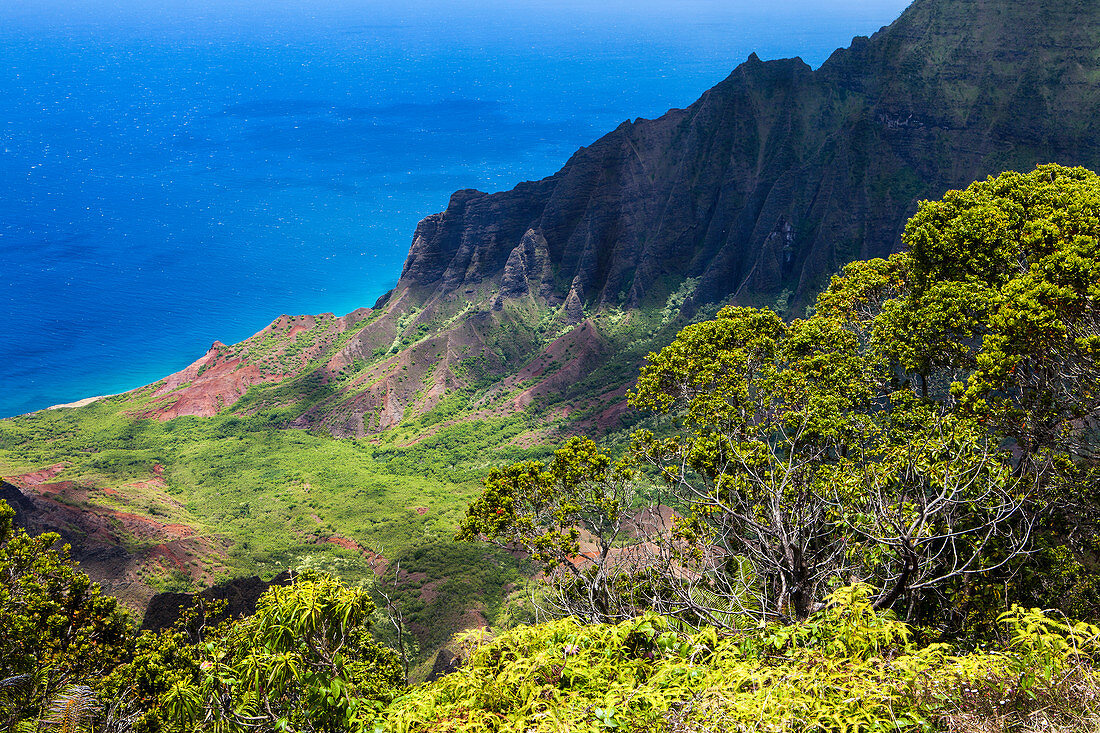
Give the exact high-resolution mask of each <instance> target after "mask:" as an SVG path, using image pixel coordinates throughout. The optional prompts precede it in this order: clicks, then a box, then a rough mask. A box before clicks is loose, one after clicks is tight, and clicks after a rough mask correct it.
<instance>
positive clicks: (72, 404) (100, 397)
mask: <svg viewBox="0 0 1100 733" xmlns="http://www.w3.org/2000/svg"><path fill="white" fill-rule="evenodd" d="M114 396H115V395H113V394H101V395H96V396H95V397H85V398H84V399H82V400H77V401H76V402H63V403H61V404H60V405H50V406H49V407H47V408H45V409H47V410H63V409H65V408H68V407H84V406H85V405H90V404H92V403H93V402H99V401H100V400H105V399H107V398H108V397H114Z"/></svg>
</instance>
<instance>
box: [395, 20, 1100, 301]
mask: <svg viewBox="0 0 1100 733" xmlns="http://www.w3.org/2000/svg"><path fill="white" fill-rule="evenodd" d="M1098 16H1100V9H1098V8H1097V7H1096V6H1094V5H1091V4H1083V3H1079V2H1073V1H1071V0H1055V1H1054V2H1044V3H1032V2H1027V1H1026V0H918V1H917V2H915V3H914V4H913V5H912V6H911V7H910V8H909V9H908V10H907V11H906V12H905V13H904V14H903V15H902V16H901V18H899V19H898V20H897V21H896V22H895V23H894V24H892V25H891V26H889V27H888V28H886V29H884V30H882V31H880V32H879V33H877V34H875V35H874V36H873V37H872V38H869V39H868V38H857V39H855V40H854V41H853V43H852V46H851V47H850V48H849V49H846V50H838V51H837V52H836V53H834V54H833V56H832V57H831V58H830V59H829V60H828V61H827V62H826V63H825V64H824V65H823V66H822V67H821V68H820V69H818V70H817V71H814V70H812V69H811V68H810V67H809V66H807V65H806V64H804V63H803V62H802V61H800V60H798V59H788V60H782V61H770V62H766V63H765V62H762V61H760V60H759V59H758V58H757V57H756V56H755V55H754V56H751V57H750V58H749V60H748V61H746V62H745V63H743V64H741V65H740V66H739V67H737V69H736V70H735V71H734V72H733V73H732V74H731V75H730V76H729V77H728V78H727V79H726V80H725V81H723V82H721V83H720V84H718V85H717V86H716V87H714V88H713V89H711V90H709V91H708V92H706V93H705V94H704V95H703V96H702V97H701V98H700V99H699V100H698V101H697V102H696V103H695V104H693V105H691V107H689V108H687V109H685V110H671V111H670V112H668V113H667V114H665V115H664V116H662V117H660V118H658V119H656V120H643V119H639V120H636V121H634V122H624V123H623V124H622V125H620V126H619V127H618V128H617V129H616V130H615V131H613V132H611V133H610V134H608V135H606V136H604V137H603V138H601V139H599V140H597V141H596V142H595V143H593V144H592V145H591V146H590V147H587V148H582V149H581V150H579V151H577V153H576V154H574V155H573V157H572V158H570V160H569V161H568V162H567V163H566V165H565V166H564V167H563V168H562V169H561V170H560V171H559V172H558V173H556V174H555V175H553V176H551V177H549V178H546V179H543V180H541V181H537V182H528V183H523V184H520V185H519V186H517V187H516V188H515V189H513V190H511V191H506V192H503V193H497V194H485V193H481V192H478V191H474V190H464V191H459V192H457V193H456V194H454V196H453V197H452V198H451V201H450V203H449V205H448V207H447V209H446V210H445V211H443V212H441V213H439V214H435V215H433V216H430V217H428V218H427V219H425V220H424V221H422V222H421V223H420V225H419V226H418V227H417V230H416V235H415V237H414V238H413V244H412V248H411V250H410V252H409V256H408V259H407V261H406V263H405V268H404V271H403V272H402V276H401V280H400V282H399V284H398V288H397V289H398V291H401V290H403V289H407V290H409V291H411V292H416V293H420V294H422V296H426V298H427V299H430V298H431V297H446V296H447V295H449V294H451V293H455V292H462V291H466V290H471V291H472V290H475V289H476V288H477V286H479V285H480V284H482V283H485V282H486V281H495V282H497V283H499V290H500V295H501V296H502V297H519V296H522V295H526V294H528V293H530V292H532V282H533V281H535V282H537V283H538V285H539V286H540V289H539V290H538V291H537V294H538V295H539V296H540V297H542V298H545V299H546V300H547V301H549V302H551V303H553V304H555V305H556V304H560V303H565V304H566V309H567V311H568V313H569V314H570V316H571V317H572V318H573V319H574V320H575V321H576V320H579V319H580V318H581V317H582V311H583V309H584V308H590V309H591V308H596V307H599V306H600V305H605V304H618V303H624V304H625V305H628V306H629V305H637V304H638V303H640V302H642V301H644V300H645V298H646V297H647V295H649V294H651V293H652V292H653V291H654V289H655V288H659V287H660V283H662V282H665V281H666V280H667V281H675V282H679V281H682V280H683V279H684V278H685V277H699V278H701V283H700V287H699V289H698V291H697V292H696V295H695V301H696V302H708V301H717V300H721V299H723V298H727V297H730V296H733V297H734V298H735V300H737V301H740V302H745V303H755V302H772V301H773V300H774V299H775V298H776V296H777V295H779V294H780V292H781V291H783V290H788V291H790V293H791V297H790V298H789V305H790V307H791V309H792V310H794V311H796V312H797V311H798V310H799V309H800V308H801V307H802V306H804V305H805V304H806V303H808V302H809V301H810V300H811V299H812V298H813V297H814V295H815V294H816V292H817V291H818V290H819V289H820V288H821V287H822V286H823V285H824V284H825V283H826V282H827V279H828V277H829V276H830V275H831V274H832V273H833V272H835V271H836V270H837V269H838V268H839V266H841V265H842V264H844V263H846V262H848V261H851V260H853V259H857V258H866V257H874V256H882V255H885V254H888V253H890V252H892V251H895V250H897V249H898V248H899V247H900V235H901V231H902V228H903V226H904V223H905V221H906V219H907V218H908V217H909V216H910V215H911V214H912V213H913V211H914V210H915V206H916V203H917V201H919V200H920V199H922V198H938V197H940V196H941V195H942V194H943V193H944V191H946V190H947V189H949V188H957V187H961V186H964V185H966V184H968V183H969V182H971V181H972V180H975V179H978V178H983V177H985V176H987V175H989V174H993V173H997V172H999V171H1001V170H1003V169H1005V168H1009V167H1016V168H1024V169H1030V168H1031V167H1033V166H1034V165H1036V164H1037V163H1043V162H1050V161H1055V162H1059V163H1063V164H1083V165H1086V166H1090V167H1094V168H1095V167H1098V166H1100V150H1098V147H1097V145H1098V140H1100V137H1098V135H1097V132H1098V129H1097V122H1096V120H1097V119H1098V116H1097V112H1100V93H1098V91H1097V89H1096V87H1095V85H1094V84H1092V83H1091V81H1090V80H1091V79H1094V78H1095V74H1096V72H1097V71H1098V70H1100V68H1098V67H1100V64H1098V60H1097V54H1096V53H1095V49H1096V48H1097V46H1098V43H1100V33H1098V28H1100V23H1098V20H1100V19H1098Z"/></svg>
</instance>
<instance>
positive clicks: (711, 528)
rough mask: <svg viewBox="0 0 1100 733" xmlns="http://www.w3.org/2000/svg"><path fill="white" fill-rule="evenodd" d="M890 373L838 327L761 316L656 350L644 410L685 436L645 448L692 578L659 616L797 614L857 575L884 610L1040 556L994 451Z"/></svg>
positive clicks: (727, 319)
mask: <svg viewBox="0 0 1100 733" xmlns="http://www.w3.org/2000/svg"><path fill="white" fill-rule="evenodd" d="M884 366H885V364H884V362H883V360H882V359H881V358H880V357H879V355H878V354H877V353H876V352H875V351H874V350H873V349H871V348H869V347H868V344H867V342H865V341H863V340H861V339H860V338H859V335H858V333H856V332H854V331H852V330H849V329H846V328H844V324H843V323H841V322H839V321H837V320H834V319H830V318H825V317H821V316H815V317H813V318H810V319H806V320H801V321H795V322H793V323H791V324H783V323H781V322H780V321H779V319H778V318H777V317H776V316H775V315H774V314H772V313H771V312H770V311H758V310H756V309H748V308H726V309H723V310H722V311H721V312H720V313H719V314H718V317H717V318H716V319H715V320H714V321H709V322H706V323H700V324H696V325H695V326H689V327H688V328H686V329H684V331H682V332H681V333H680V335H679V336H678V337H677V338H676V340H675V341H674V342H673V344H672V345H670V346H669V347H667V348H666V349H664V350H662V351H661V353H660V354H656V355H651V357H650V359H649V364H648V365H647V366H646V367H645V368H644V369H643V371H642V375H641V377H640V379H639V380H638V385H637V387H636V388H635V390H634V392H633V394H632V397H631V401H632V403H633V404H635V405H636V406H639V407H647V408H650V409H653V410H656V411H658V412H664V413H671V414H674V415H676V416H678V419H679V428H680V429H679V430H678V431H677V434H676V435H674V436H672V437H665V438H657V437H655V436H653V435H651V434H649V433H646V432H641V433H638V434H636V436H635V441H634V445H635V451H636V455H637V456H638V457H639V458H640V459H642V460H645V461H646V462H648V463H650V464H651V465H653V466H654V467H656V468H657V469H659V470H660V471H661V475H662V476H663V478H664V480H665V481H666V482H667V483H668V485H669V487H670V489H671V492H672V494H673V495H675V496H676V497H677V498H678V500H679V502H680V504H679V505H680V507H681V508H682V509H683V510H684V512H685V514H686V517H685V519H684V521H682V522H681V523H680V524H679V526H678V530H679V531H678V533H677V537H678V539H679V540H681V541H683V542H684V543H686V547H688V548H690V552H686V551H683V550H682V551H681V555H682V557H683V558H684V567H685V568H687V569H690V570H693V571H694V572H691V573H681V575H680V581H681V582H679V583H675V584H669V585H668V586H666V587H665V588H664V590H665V592H666V596H665V597H663V598H660V599H655V605H659V606H661V607H662V608H663V609H665V610H668V611H670V612H673V613H677V614H687V615H690V616H696V617H702V618H706V619H707V620H708V621H710V622H711V623H720V624H727V623H733V622H734V620H735V617H729V616H728V614H730V613H731V612H738V613H739V614H745V613H748V614H750V615H751V616H753V617H756V618H761V619H781V620H788V621H789V620H801V619H804V618H806V617H807V616H808V615H809V614H810V613H811V612H813V611H815V610H817V609H819V608H820V607H821V603H822V600H823V598H824V597H825V596H826V595H827V594H828V593H829V592H830V591H831V589H832V588H834V587H835V586H837V585H840V584H844V583H846V582H849V581H852V580H855V581H860V582H863V583H866V584H869V585H870V586H871V587H872V588H874V589H875V592H876V596H875V598H874V601H873V602H874V604H875V606H876V607H880V608H888V607H891V606H893V605H894V604H895V603H896V602H897V601H898V600H899V599H900V598H902V596H903V595H904V594H910V595H912V594H914V593H916V592H917V591H921V590H923V589H926V588H934V587H936V586H938V585H940V584H942V583H944V582H946V581H948V580H950V579H952V578H956V577H960V576H966V575H972V574H975V573H983V572H987V571H989V570H990V569H992V568H994V567H997V566H999V565H1000V564H1003V562H1004V561H1005V558H1006V557H1012V556H1015V555H1016V554H1017V553H1019V552H1020V551H1022V550H1023V549H1024V547H1026V543H1027V540H1028V538H1029V524H1028V522H1027V521H1022V522H1016V521H1015V520H1016V519H1017V517H1022V510H1023V506H1024V499H1025V497H1024V496H1023V495H1021V485H1020V482H1019V481H1018V480H1017V479H1015V478H1014V477H1013V476H1012V474H1011V471H1009V470H1007V469H1006V466H1005V463H1004V459H1005V457H1006V456H1005V455H1004V452H1003V451H1002V450H1001V449H1000V448H999V447H998V445H997V443H996V441H995V440H992V441H991V439H990V437H989V436H988V435H987V433H986V431H985V430H984V429H982V428H981V427H980V426H979V425H978V424H977V423H976V422H975V421H973V420H970V419H966V418H960V417H958V416H955V415H952V414H951V413H950V412H948V411H946V410H945V409H944V408H943V407H942V406H939V405H936V404H934V403H930V402H928V401H926V400H923V399H921V398H920V397H919V396H917V395H914V394H913V393H912V392H911V391H909V390H907V389H901V390H898V389H894V385H892V380H891V379H890V378H889V375H888V373H887V370H885V369H884ZM994 549H996V550H997V552H996V553H995V552H993V550H994Z"/></svg>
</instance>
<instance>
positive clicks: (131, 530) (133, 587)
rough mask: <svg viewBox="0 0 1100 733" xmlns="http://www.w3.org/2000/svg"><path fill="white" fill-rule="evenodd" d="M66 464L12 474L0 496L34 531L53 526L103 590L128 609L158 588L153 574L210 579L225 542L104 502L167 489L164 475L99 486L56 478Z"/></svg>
mask: <svg viewBox="0 0 1100 733" xmlns="http://www.w3.org/2000/svg"><path fill="white" fill-rule="evenodd" d="M63 470H64V466H63V465H61V464H57V465H54V466H49V467H47V468H45V469H40V470H38V471H32V472H29V473H25V474H21V475H16V476H10V477H7V478H6V479H4V480H3V481H0V499H4V500H6V501H7V502H8V503H9V504H10V505H12V507H13V508H14V509H15V510H16V523H17V525H19V526H21V527H25V528H26V529H27V530H28V531H29V532H31V533H32V534H40V533H43V532H56V533H58V534H59V535H61V539H62V541H63V542H65V543H67V544H68V545H70V547H71V552H72V556H73V558H74V559H75V560H77V561H78V562H79V563H80V567H81V569H82V570H84V571H85V572H87V573H88V575H89V576H91V578H92V579H93V580H95V581H97V582H99V583H100V585H101V586H102V587H103V588H104V591H105V592H107V593H109V594H111V595H114V596H116V597H118V598H119V599H120V600H122V602H123V603H125V604H126V605H127V606H129V607H130V608H132V609H134V610H136V611H139V612H140V611H142V610H144V608H145V605H146V604H147V603H148V601H149V599H150V598H152V596H153V595H154V594H155V593H156V592H157V589H156V588H155V587H154V586H153V585H152V583H151V581H152V580H153V578H154V577H164V576H165V574H167V573H169V572H172V571H176V572H180V573H183V574H184V575H186V577H187V578H188V579H189V580H190V581H191V582H193V583H195V584H198V585H208V584H209V583H211V582H212V581H213V576H214V574H215V573H216V572H218V571H219V570H220V569H221V568H222V567H223V565H222V560H223V558H224V556H225V550H226V548H225V547H224V546H223V544H222V542H221V541H220V540H218V539H216V538H213V537H206V536H202V535H200V534H199V533H198V532H196V530H195V528H193V527H190V526H188V525H185V524H179V523H174V522H168V521H159V520H156V519H153V518H151V517H147V516H143V515H141V514H137V513H135V512H131V511H126V510H124V509H119V508H115V507H111V506H107V505H105V504H104V503H103V502H104V501H105V500H115V501H117V500H120V499H121V500H122V501H123V502H125V501H126V497H127V496H129V495H133V494H132V492H128V491H127V489H137V488H141V489H144V491H143V492H142V493H141V494H140V495H142V496H145V497H148V496H149V492H150V490H157V489H163V488H164V480H163V479H162V478H161V477H160V476H159V475H158V473H157V472H156V470H155V469H154V473H153V475H152V476H151V477H150V478H149V479H147V480H144V481H137V482H133V483H130V484H126V485H123V486H120V487H117V488H113V487H99V486H93V485H88V484H84V483H81V482H77V481H65V480H62V481H56V480H51V479H55V478H57V477H58V475H59V474H60V473H61V471H63ZM157 501H158V502H159V503H160V504H162V505H166V506H176V507H178V503H176V502H175V500H174V499H172V498H171V497H168V496H167V495H161V496H158V497H157Z"/></svg>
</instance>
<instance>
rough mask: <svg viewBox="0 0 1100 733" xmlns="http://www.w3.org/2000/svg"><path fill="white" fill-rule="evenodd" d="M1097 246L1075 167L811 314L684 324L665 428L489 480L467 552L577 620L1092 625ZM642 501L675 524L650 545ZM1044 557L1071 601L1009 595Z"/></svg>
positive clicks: (651, 533) (1096, 609)
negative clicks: (659, 495)
mask: <svg viewBox="0 0 1100 733" xmlns="http://www.w3.org/2000/svg"><path fill="white" fill-rule="evenodd" d="M1098 233H1100V178H1098V177H1097V176H1096V175H1095V174H1093V173H1090V172H1089V171H1086V170H1084V169H1066V168H1061V167H1059V166H1041V167H1040V168H1038V169H1036V170H1035V171H1034V172H1032V173H1029V174H1026V175H1025V174H1019V173H1005V174H1002V175H1001V176H999V177H997V178H995V179H994V178H991V179H989V180H988V181H983V182H979V183H976V184H974V185H972V186H970V187H969V188H968V189H967V190H965V191H961V192H952V193H949V194H948V195H947V196H946V197H945V198H944V200H943V201H941V202H925V203H924V204H922V205H921V207H920V210H919V211H918V213H917V214H916V215H915V216H914V217H913V219H912V220H911V221H910V222H909V225H908V227H907V228H906V232H905V241H906V243H907V244H908V245H909V246H910V252H907V253H905V254H899V255H895V256H893V257H891V258H890V259H889V260H873V261H870V262H863V263H856V264H853V265H850V266H848V267H847V268H846V269H845V270H844V272H843V273H841V274H840V275H839V276H838V277H836V278H835V279H834V280H833V282H832V284H831V285H830V287H829V288H828V289H827V290H826V291H825V292H824V293H823V294H822V295H821V296H820V298H819V299H818V303H817V307H816V314H815V315H813V316H811V317H808V318H806V319H802V320H795V321H793V322H791V323H785V322H783V321H782V320H781V319H780V318H779V317H778V316H777V315H776V314H775V313H773V312H772V311H770V310H767V309H763V310H761V309H755V308H736V307H727V308H724V309H722V310H721V311H720V312H719V313H718V316H717V318H715V319H714V320H712V321H706V322H703V323H697V324H693V325H690V326H688V327H686V328H684V329H683V330H682V331H681V332H680V333H679V335H678V336H677V337H676V339H675V340H674V341H673V342H672V344H671V345H669V346H668V347H666V348H664V349H662V350H661V352H660V353H659V354H652V355H651V356H650V357H649V364H648V365H647V366H646V367H645V368H644V369H643V370H642V374H641V377H640V379H639V381H638V384H637V387H636V388H635V389H634V391H633V393H632V395H631V402H632V404H634V405H635V406H637V407H640V408H644V409H648V410H651V411H654V412H657V413H659V414H663V415H667V416H669V417H671V418H673V420H674V423H673V429H672V430H671V431H666V432H665V433H664V434H663V435H656V434H654V433H653V432H651V431H648V430H642V431H638V432H637V433H635V435H634V437H633V445H632V450H631V451H630V453H629V454H628V455H627V456H626V457H625V458H624V459H623V460H622V461H620V462H619V463H618V464H614V465H613V463H612V461H611V458H610V457H609V456H607V455H604V454H603V453H601V452H600V451H599V450H598V449H597V447H596V446H595V445H594V444H592V443H590V442H585V441H582V440H576V439H575V440H573V441H571V442H570V443H568V444H567V445H566V446H564V447H563V448H562V449H561V450H559V451H557V453H556V454H555V458H554V460H553V461H552V462H550V463H549V464H548V465H544V464H542V463H541V462H526V463H520V464H516V465H514V466H511V467H509V468H505V469H501V470H497V471H494V472H493V473H491V474H490V477H489V479H488V480H487V481H486V490H485V491H484V493H483V494H482V497H481V498H480V499H479V500H478V501H477V502H475V503H474V504H473V505H472V506H471V507H470V509H469V511H468V513H467V518H466V520H465V521H464V523H463V526H462V531H461V535H460V536H461V537H463V538H464V539H474V538H478V537H480V538H483V539H485V540H488V541H490V542H493V543H496V544H500V545H502V546H515V547H522V548H524V549H525V550H527V551H528V552H530V553H531V554H532V557H533V558H534V559H535V560H536V561H538V562H540V563H541V564H542V565H543V567H544V568H545V569H546V570H547V571H549V572H551V573H552V575H551V578H552V579H553V580H554V582H555V584H556V586H557V592H556V598H557V600H558V601H559V602H560V605H561V607H562V608H563V610H565V611H566V612H568V613H573V614H577V615H579V616H581V617H582V618H585V619H588V620H591V621H601V622H603V621H617V620H621V619H624V618H629V617H631V616H633V615H635V614H636V613H638V612H639V611H641V610H643V609H654V610H658V611H660V612H662V613H664V614H667V615H670V616H673V617H675V618H679V619H681V620H683V621H684V622H686V623H692V624H697V623H703V622H705V623H709V624H713V625H717V626H721V627H727V628H730V629H731V630H732V629H735V628H738V627H739V626H741V625H742V624H743V623H744V618H745V617H746V616H748V617H751V618H755V619H757V620H759V621H760V622H770V621H775V620H780V621H785V622H790V621H801V620H805V619H807V618H809V616H810V615H811V614H812V613H813V612H814V611H816V610H818V609H819V608H821V604H822V603H824V599H825V597H826V596H827V595H828V594H829V593H830V591H831V589H833V588H835V587H837V586H838V585H842V584H844V583H846V582H850V580H851V579H858V580H859V581H860V582H863V583H866V584H868V586H869V587H871V588H873V589H874V598H873V604H874V606H875V607H876V608H882V609H889V608H894V609H896V610H897V611H898V612H899V613H902V614H904V616H905V617H906V618H908V619H911V620H919V621H921V622H923V624H925V625H926V626H927V627H928V628H929V629H933V628H934V629H935V632H931V631H929V633H945V634H951V635H963V636H965V635H967V634H979V635H980V633H981V632H980V629H981V628H982V626H983V624H986V625H988V624H990V623H991V621H992V617H993V616H996V614H997V613H999V612H1001V611H1002V610H1004V608H1005V607H1006V606H1007V604H1008V603H1010V602H1012V601H1018V600H1021V599H1022V598H1025V597H1026V598H1027V599H1028V600H1032V601H1035V602H1036V603H1038V604H1042V605H1043V606H1054V607H1058V608H1060V609H1062V610H1063V611H1064V612H1066V613H1067V614H1070V615H1073V616H1078V617H1081V616H1084V617H1087V618H1097V617H1098V616H1100V603H1098V601H1100V594H1098V592H1097V591H1098V588H1097V584H1096V582H1095V581H1092V580H1089V579H1087V576H1088V568H1089V567H1093V566H1095V564H1096V557H1095V555H1093V554H1091V553H1092V552H1093V551H1094V549H1095V548H1094V543H1095V539H1094V538H1095V537H1096V536H1097V534H1098V532H1097V527H1098V525H1097V523H1096V520H1095V517H1096V516H1097V514H1098V509H1100V505H1098V504H1097V503H1096V495H1095V491H1094V488H1093V487H1094V486H1095V474H1096V471H1097V469H1098V464H1097V462H1096V456H1097V455H1098V454H1100V443H1098V442H1097V440H1098V437H1097V434H1096V431H1095V429H1094V425H1095V421H1096V420H1097V419H1098V418H1100V363H1098V361H1097V359H1098V357H1100V328H1098V325H1097V324H1098V323H1100V319H1098V318H1097V316H1100V305H1097V304H1098V303H1100V237H1098V236H1097V235H1098ZM653 486H658V487H661V488H663V493H664V496H665V497H666V498H665V501H666V502H667V503H669V504H670V505H671V506H672V508H673V509H675V510H676V511H678V512H679V514H680V515H681V516H680V517H678V518H676V519H675V520H673V521H668V520H667V519H666V520H662V521H661V522H657V523H651V525H650V526H648V527H642V526H639V525H638V524H637V522H634V520H633V517H632V513H633V512H634V511H635V506H634V504H635V500H634V497H635V496H637V495H639V494H644V493H647V492H649V493H653V488H652V487H653ZM632 525H633V526H632ZM580 531H585V532H587V533H588V534H589V535H590V536H591V537H592V540H591V542H590V544H591V545H592V549H591V551H589V552H585V553H584V556H585V558H586V559H585V560H584V561H583V562H582V564H581V566H579V567H578V565H577V563H576V562H570V558H572V557H576V556H578V555H580V554H581V553H582V548H581V545H580V543H579V541H578V540H579V533H580ZM1037 544H1038V546H1039V547H1041V548H1044V550H1043V552H1042V553H1041V554H1040V556H1041V557H1042V558H1043V561H1044V563H1046V567H1045V573H1046V574H1047V575H1048V577H1050V576H1053V577H1056V578H1063V579H1064V578H1074V579H1077V580H1078V581H1079V582H1080V585H1079V586H1077V587H1076V588H1074V592H1073V593H1070V594H1066V593H1064V589H1065V586H1066V583H1065V582H1064V580H1063V581H1059V582H1049V581H1048V582H1044V581H1041V580H1038V578H1037V577H1036V575H1035V574H1031V578H1030V580H1029V581H1025V582H1021V580H1022V579H1023V578H1026V577H1028V575H1029V573H1028V571H1027V566H1028V565H1030V563H1031V554H1032V550H1033V549H1034V548H1035V547H1036V545H1037ZM1044 586H1045V587H1044ZM1055 588H1058V589H1059V590H1060V591H1063V592H1054V593H1051V592H1050V591H1051V590H1054V589H1055ZM986 627H988V626H986Z"/></svg>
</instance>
